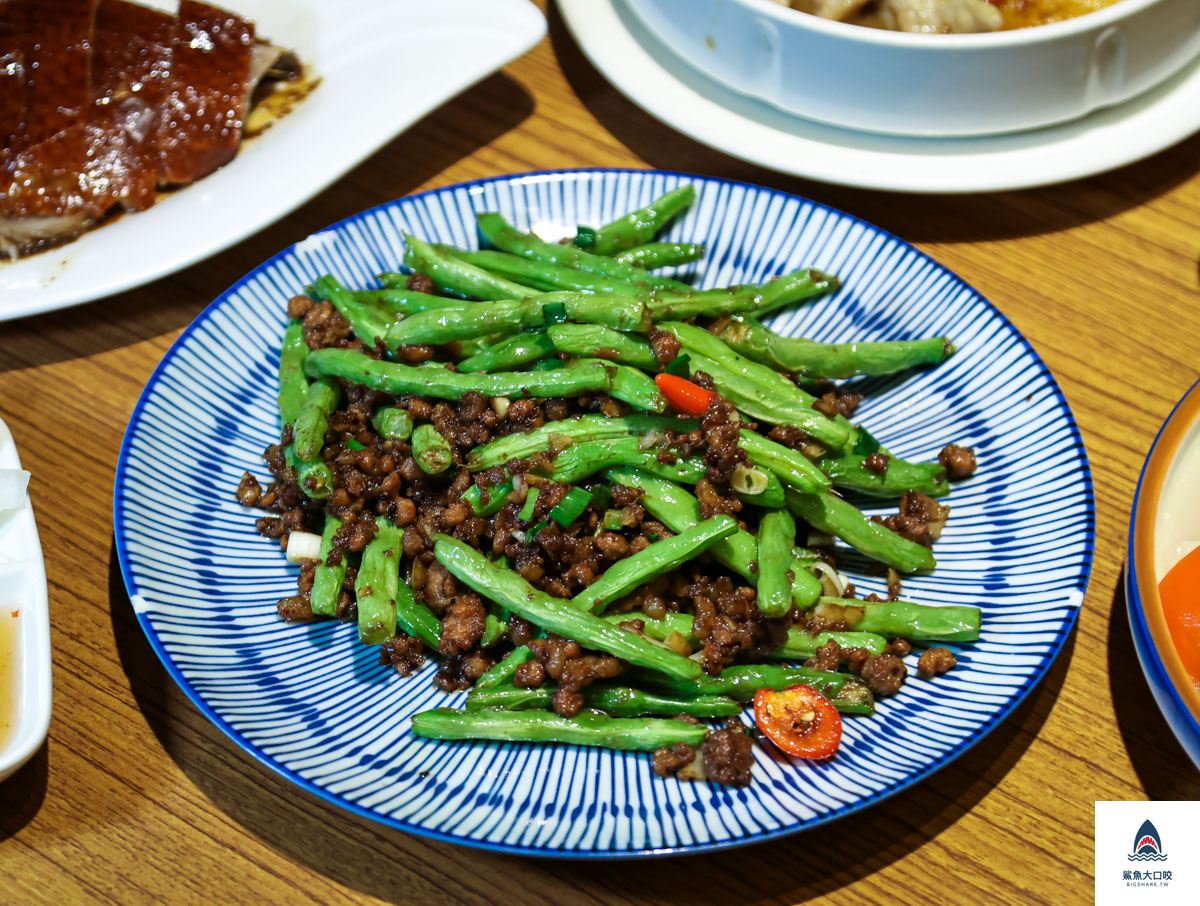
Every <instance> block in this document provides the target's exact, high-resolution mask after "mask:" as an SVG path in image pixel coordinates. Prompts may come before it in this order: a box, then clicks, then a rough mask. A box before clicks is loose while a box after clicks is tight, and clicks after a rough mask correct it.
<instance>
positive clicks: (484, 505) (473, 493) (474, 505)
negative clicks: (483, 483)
mask: <svg viewBox="0 0 1200 906" xmlns="http://www.w3.org/2000/svg"><path fill="white" fill-rule="evenodd" d="M504 474H505V479H504V481H502V482H501V483H500V484H498V485H492V486H491V487H490V488H488V489H487V491H486V493H487V501H486V502H485V501H484V493H485V492H484V489H483V488H481V487H480V486H479V485H478V484H473V485H471V486H470V487H469V488H467V489H466V490H465V491H463V492H462V499H463V500H465V501H466V502H467V504H468V505H469V506H470V507H471V510H472V511H473V512H474V513H475V515H476V516H494V515H495V514H496V513H498V512H500V510H501V508H502V507H503V506H504V504H506V503H508V495H509V494H511V493H512V490H513V481H512V476H511V475H509V474H508V473H507V472H505V473H504Z"/></svg>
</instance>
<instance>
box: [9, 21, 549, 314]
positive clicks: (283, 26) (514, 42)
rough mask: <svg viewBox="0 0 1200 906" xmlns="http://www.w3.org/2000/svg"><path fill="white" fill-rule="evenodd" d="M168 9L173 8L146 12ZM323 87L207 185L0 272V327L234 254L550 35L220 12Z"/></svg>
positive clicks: (507, 25) (527, 25)
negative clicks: (283, 50) (251, 25)
mask: <svg viewBox="0 0 1200 906" xmlns="http://www.w3.org/2000/svg"><path fill="white" fill-rule="evenodd" d="M143 2H147V5H150V6H157V7H160V8H164V9H166V8H173V7H174V6H175V3H174V2H173V0H143ZM226 5H227V6H228V7H230V8H232V9H234V10H235V11H236V12H237V13H238V14H239V15H241V16H244V17H246V18H247V19H250V20H252V21H253V22H255V24H256V26H257V29H258V33H259V34H261V35H262V36H264V37H266V38H268V39H270V40H271V41H272V42H274V43H276V44H279V45H281V46H284V47H288V48H292V49H294V50H295V51H296V52H297V54H298V55H299V57H300V59H301V60H303V61H304V63H305V65H306V66H307V67H308V68H309V70H310V71H311V72H312V73H313V74H314V75H315V76H317V77H319V78H320V79H321V84H320V86H319V87H318V88H317V89H316V90H315V91H313V93H312V94H311V95H310V96H309V97H307V98H305V99H304V101H303V102H302V103H300V104H298V105H297V106H296V108H295V109H294V110H293V111H292V112H291V113H289V114H288V115H287V116H286V117H284V118H283V119H281V120H280V121H278V122H277V123H275V124H274V125H272V126H271V127H270V128H269V129H267V131H266V132H265V133H264V134H263V135H262V136H260V137H258V138H255V139H253V140H251V141H249V142H247V143H246V144H245V145H244V146H243V147H242V149H241V151H240V152H239V154H238V156H237V157H236V158H234V159H233V161H231V162H230V163H229V164H228V165H226V166H225V167H223V168H222V169H220V170H218V171H217V172H216V173H213V174H212V175H211V176H208V177H206V178H205V179H202V180H200V181H199V182H197V183H195V184H194V185H191V186H188V187H186V188H184V189H182V190H180V191H179V192H177V193H174V194H172V195H170V196H169V197H167V198H164V199H162V200H161V201H160V202H159V203H158V204H156V205H155V206H154V207H152V208H150V209H149V210H146V211H141V212H139V213H137V214H131V215H127V216H123V217H120V218H118V219H117V220H116V221H115V222H113V223H110V224H107V225H106V226H103V227H101V228H100V229H97V230H93V231H92V232H90V233H85V234H84V235H83V236H81V237H80V238H79V239H77V240H75V241H74V242H71V243H68V244H66V245H64V246H62V247H60V248H57V249H51V250H49V251H46V252H42V253H40V254H37V255H33V256H31V257H29V258H24V259H20V260H17V261H13V262H0V321H5V320H8V319H10V318H19V317H23V316H25V315H32V314H38V313H40V312H45V311H52V310H55V309H60V308H66V307H68V306H71V305H77V304H79V303H81V302H88V301H90V300H92V299H99V298H102V297H103V296H108V295H112V294H113V293H117V292H120V291H122V290H126V289H129V288H131V287H134V286H140V285H141V284H144V283H148V282H150V281H151V280H155V279H157V278H159V277H162V276H165V275H167V274H170V273H173V272H174V271H177V270H180V269H181V268H184V267H186V266H188V265H189V264H193V263H195V262H197V261H200V260H201V259H204V258H207V257H208V256H210V255H212V254H214V253H216V252H219V251H221V250H222V249H225V248H228V247H229V246H231V245H233V244H234V243H235V242H238V241H239V240H241V239H244V238H245V237H246V236H249V235H251V234H252V233H255V232H257V231H258V230H260V229H262V228H263V227H265V226H267V225H268V224H270V223H272V222H274V221H276V220H278V219H279V218H281V217H283V216H284V215H286V214H287V213H289V212H290V211H292V210H294V209H295V208H298V207H299V206H300V205H302V204H303V203H304V202H306V201H308V200H309V199H310V198H312V197H313V196H314V195H316V194H317V193H318V192H320V191H321V190H322V189H324V188H325V187H326V186H328V185H329V184H330V183H332V182H333V181H334V180H336V179H337V178H338V177H340V176H342V175H343V174H344V173H346V172H348V171H349V170H350V169H352V168H353V167H354V166H355V165H357V164H358V163H360V162H361V161H363V160H365V159H366V158H367V157H368V156H370V155H371V154H372V153H374V152H375V151H377V150H378V149H379V148H381V147H383V146H384V145H385V144H387V142H388V141H390V140H391V139H392V138H393V137H395V136H396V135H398V134H399V133H401V132H403V131H404V130H405V129H407V128H408V127H409V126H411V125H412V124H413V123H415V122H416V121H417V120H419V119H420V118H421V117H423V116H425V114H427V113H429V112H430V111H432V110H434V109H435V108H436V107H438V106H439V105H441V104H442V103H444V102H445V101H448V100H449V99H450V98H452V97H454V96H455V95H456V94H458V93H459V92H461V91H463V90H464V89H466V88H468V87H469V86H471V85H473V84H475V83H476V82H478V81H479V80H480V79H482V78H484V77H485V76H487V75H489V74H490V73H492V72H494V71H495V70H497V69H499V68H500V67H501V66H503V65H504V64H505V63H507V62H509V61H510V60H512V59H514V58H515V57H518V56H520V55H521V54H523V53H524V52H525V51H527V50H528V49H529V48H531V47H532V46H533V45H534V44H536V43H537V42H538V41H539V40H541V38H542V36H543V35H544V34H545V32H546V20H545V17H544V16H543V15H542V14H541V12H540V11H539V10H538V9H537V8H536V7H534V6H533V5H532V4H531V3H529V2H528V0H437V2H436V3H431V2H428V0H342V2H338V3H327V2H323V0H226Z"/></svg>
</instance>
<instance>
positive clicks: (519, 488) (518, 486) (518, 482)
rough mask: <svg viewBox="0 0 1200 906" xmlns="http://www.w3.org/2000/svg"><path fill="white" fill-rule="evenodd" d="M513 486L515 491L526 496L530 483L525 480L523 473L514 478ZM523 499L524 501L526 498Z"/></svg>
mask: <svg viewBox="0 0 1200 906" xmlns="http://www.w3.org/2000/svg"><path fill="white" fill-rule="evenodd" d="M512 486H513V490H514V491H516V492H517V493H518V494H521V495H524V494H525V492H526V491H528V490H529V483H528V482H527V481H526V480H525V474H524V473H523V472H518V473H517V474H516V475H514V476H513V477H512ZM522 499H524V496H522Z"/></svg>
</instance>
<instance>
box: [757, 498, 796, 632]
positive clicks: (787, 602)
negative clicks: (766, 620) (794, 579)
mask: <svg viewBox="0 0 1200 906" xmlns="http://www.w3.org/2000/svg"><path fill="white" fill-rule="evenodd" d="M795 543H796V521H795V520H794V519H793V518H792V516H791V514H790V513H788V512H787V511H786V510H771V511H770V512H769V513H766V514H764V515H763V517H762V520H761V521H760V522H759V524H758V609H759V610H761V611H762V612H763V613H765V614H766V615H767V616H769V617H781V616H783V615H784V614H785V613H787V612H788V611H789V610H791V609H792V588H791V582H789V581H788V575H787V574H788V569H789V567H790V566H791V561H792V545H794V544H795Z"/></svg>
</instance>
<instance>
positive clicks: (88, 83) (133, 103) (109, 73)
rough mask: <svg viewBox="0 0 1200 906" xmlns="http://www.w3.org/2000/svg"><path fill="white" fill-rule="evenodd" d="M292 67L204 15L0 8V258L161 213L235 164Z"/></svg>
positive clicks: (70, 4) (245, 26)
mask: <svg viewBox="0 0 1200 906" xmlns="http://www.w3.org/2000/svg"><path fill="white" fill-rule="evenodd" d="M284 55H285V53H284V51H283V50H282V49H281V48H278V47H275V46H273V45H270V44H266V43H265V42H261V41H257V40H256V38H255V34H254V25H253V24H252V23H250V22H247V21H246V20H245V19H242V18H240V17H239V16H236V15H234V14H233V13H229V12H226V11H224V10H221V9H218V8H217V7H214V6H209V5H208V4H206V3H198V2H195V0H182V2H180V4H179V10H178V12H177V13H176V14H175V15H171V14H170V13H165V12H162V11H159V10H154V9H150V8H148V7H145V6H141V5H140V4H136V3H131V2H127V0H0V136H3V140H4V145H3V149H2V151H0V164H2V167H0V257H16V256H19V255H22V254H26V253H29V252H32V251H37V250H38V249H40V248H43V247H45V246H47V245H51V244H56V243H60V242H63V241H65V240H68V239H72V238H74V237H75V236H77V235H78V234H79V233H81V232H83V231H84V230H87V229H88V228H90V227H91V226H94V225H95V224H96V222H97V221H99V220H101V219H102V218H104V217H105V216H107V215H108V214H110V213H112V212H113V211H114V210H125V211H137V210H141V209H143V208H146V207H149V206H150V205H152V204H154V201H155V197H156V193H157V191H158V189H160V188H164V187H169V186H181V185H186V184H188V183H191V182H194V181H196V180H197V179H201V178H202V177H204V176H207V175H208V174H209V173H212V172H213V171H214V170H216V169H217V168H219V167H221V166H223V165H225V164H226V163H228V162H229V161H230V160H232V159H233V157H234V155H235V154H237V150H238V143H239V142H240V141H241V138H242V128H243V123H244V120H245V117H246V114H247V112H248V110H249V107H250V100H251V96H252V95H253V94H254V90H255V88H256V87H257V85H258V84H259V82H260V81H261V80H262V78H263V77H264V76H265V75H266V74H267V73H268V72H269V71H271V69H272V67H273V66H274V65H275V64H276V62H277V61H278V60H279V59H280V58H281V57H283V56H284Z"/></svg>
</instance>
